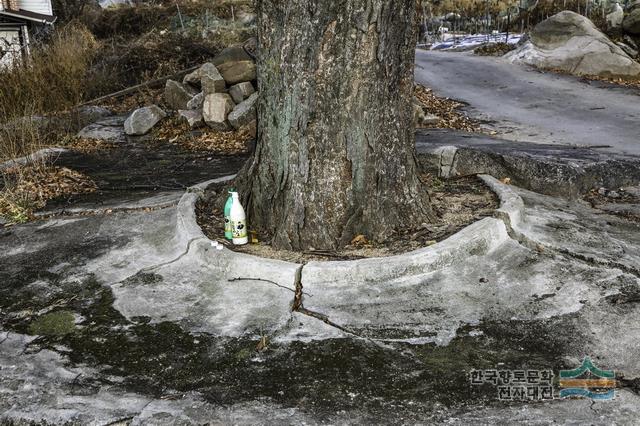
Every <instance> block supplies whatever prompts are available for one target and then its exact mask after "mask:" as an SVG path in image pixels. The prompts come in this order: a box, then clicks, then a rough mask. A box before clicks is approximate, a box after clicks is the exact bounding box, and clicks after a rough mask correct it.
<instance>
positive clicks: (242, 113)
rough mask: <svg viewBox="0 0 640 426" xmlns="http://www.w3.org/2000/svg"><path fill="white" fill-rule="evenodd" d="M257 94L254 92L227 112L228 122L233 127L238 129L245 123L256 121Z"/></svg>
mask: <svg viewBox="0 0 640 426" xmlns="http://www.w3.org/2000/svg"><path fill="white" fill-rule="evenodd" d="M257 101H258V94H257V93H254V94H253V95H251V96H249V98H248V99H247V100H245V101H243V102H241V103H239V104H238V105H236V107H235V108H234V109H233V111H231V113H230V114H229V117H228V119H229V123H230V124H231V125H232V126H233V128H234V129H240V128H241V127H244V126H245V125H247V124H249V123H251V122H253V121H256V102H257Z"/></svg>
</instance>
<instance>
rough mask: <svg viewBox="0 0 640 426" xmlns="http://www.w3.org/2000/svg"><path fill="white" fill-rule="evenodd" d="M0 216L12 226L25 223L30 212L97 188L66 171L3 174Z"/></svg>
mask: <svg viewBox="0 0 640 426" xmlns="http://www.w3.org/2000/svg"><path fill="white" fill-rule="evenodd" d="M3 174H4V176H3V179H4V188H3V189H2V191H0V216H3V217H5V218H7V219H8V220H9V221H11V222H16V223H20V222H26V221H28V220H29V219H31V218H32V217H33V211H34V210H36V209H39V208H42V207H44V206H45V205H46V204H47V201H48V200H52V199H54V198H57V197H61V196H65V195H72V194H82V193H89V192H94V191H95V190H96V189H97V186H96V184H95V183H94V182H93V181H92V180H91V179H90V178H89V177H87V176H85V175H83V174H82V173H79V172H77V171H74V170H71V169H68V168H66V167H46V166H43V165H30V166H24V167H14V168H11V169H7V170H5V171H4V172H3Z"/></svg>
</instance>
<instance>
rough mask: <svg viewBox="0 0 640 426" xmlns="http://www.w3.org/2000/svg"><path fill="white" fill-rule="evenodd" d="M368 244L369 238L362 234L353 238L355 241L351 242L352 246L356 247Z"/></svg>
mask: <svg viewBox="0 0 640 426" xmlns="http://www.w3.org/2000/svg"><path fill="white" fill-rule="evenodd" d="M368 243H369V241H368V240H367V237H365V236H364V235H362V234H360V235H356V236H355V237H354V238H353V240H351V245H353V246H356V247H362V246H364V245H367V244H368Z"/></svg>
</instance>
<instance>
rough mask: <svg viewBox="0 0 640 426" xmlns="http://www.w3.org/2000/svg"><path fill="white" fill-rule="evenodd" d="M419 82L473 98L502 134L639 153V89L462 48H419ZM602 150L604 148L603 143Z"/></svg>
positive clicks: (474, 112)
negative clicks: (588, 79)
mask: <svg viewBox="0 0 640 426" xmlns="http://www.w3.org/2000/svg"><path fill="white" fill-rule="evenodd" d="M416 81H417V82H418V83H421V84H424V85H426V86H428V87H431V88H432V89H433V90H434V92H435V93H436V94H438V95H440V96H446V97H450V98H453V99H457V100H461V101H463V102H465V103H467V104H468V107H467V108H466V111H467V112H468V113H469V115H471V116H473V117H476V118H478V119H481V120H486V121H488V122H489V123H490V125H491V126H492V127H494V128H495V130H496V131H498V132H499V134H500V135H501V136H500V137H502V138H506V139H510V140H517V141H521V142H533V143H557V144H568V145H579V146H597V147H602V148H601V149H602V150H603V151H610V152H616V153H623V154H632V155H639V156H640V90H637V89H631V88H626V87H620V86H614V85H611V84H608V83H601V82H593V81H592V82H588V81H583V80H581V79H579V78H576V77H571V76H565V75H559V74H554V73H550V72H540V71H538V70H535V69H533V68H530V67H525V66H518V65H512V64H509V63H507V62H506V61H504V60H502V59H500V58H492V57H480V56H475V55H473V54H471V53H466V52H465V53H463V52H428V51H423V50H418V51H417V52H416ZM599 149H600V148H599Z"/></svg>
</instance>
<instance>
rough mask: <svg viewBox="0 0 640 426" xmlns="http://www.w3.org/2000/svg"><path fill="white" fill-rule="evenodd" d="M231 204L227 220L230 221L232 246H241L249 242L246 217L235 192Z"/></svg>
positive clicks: (232, 194)
mask: <svg viewBox="0 0 640 426" xmlns="http://www.w3.org/2000/svg"><path fill="white" fill-rule="evenodd" d="M231 197H233V203H232V204H231V211H230V212H229V218H230V219H231V231H232V233H233V239H232V241H233V244H235V245H237V246H241V245H244V244H247V243H248V242H249V238H248V237H247V216H246V214H245V212H244V209H243V208H242V204H240V199H239V197H238V193H237V192H232V193H231Z"/></svg>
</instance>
